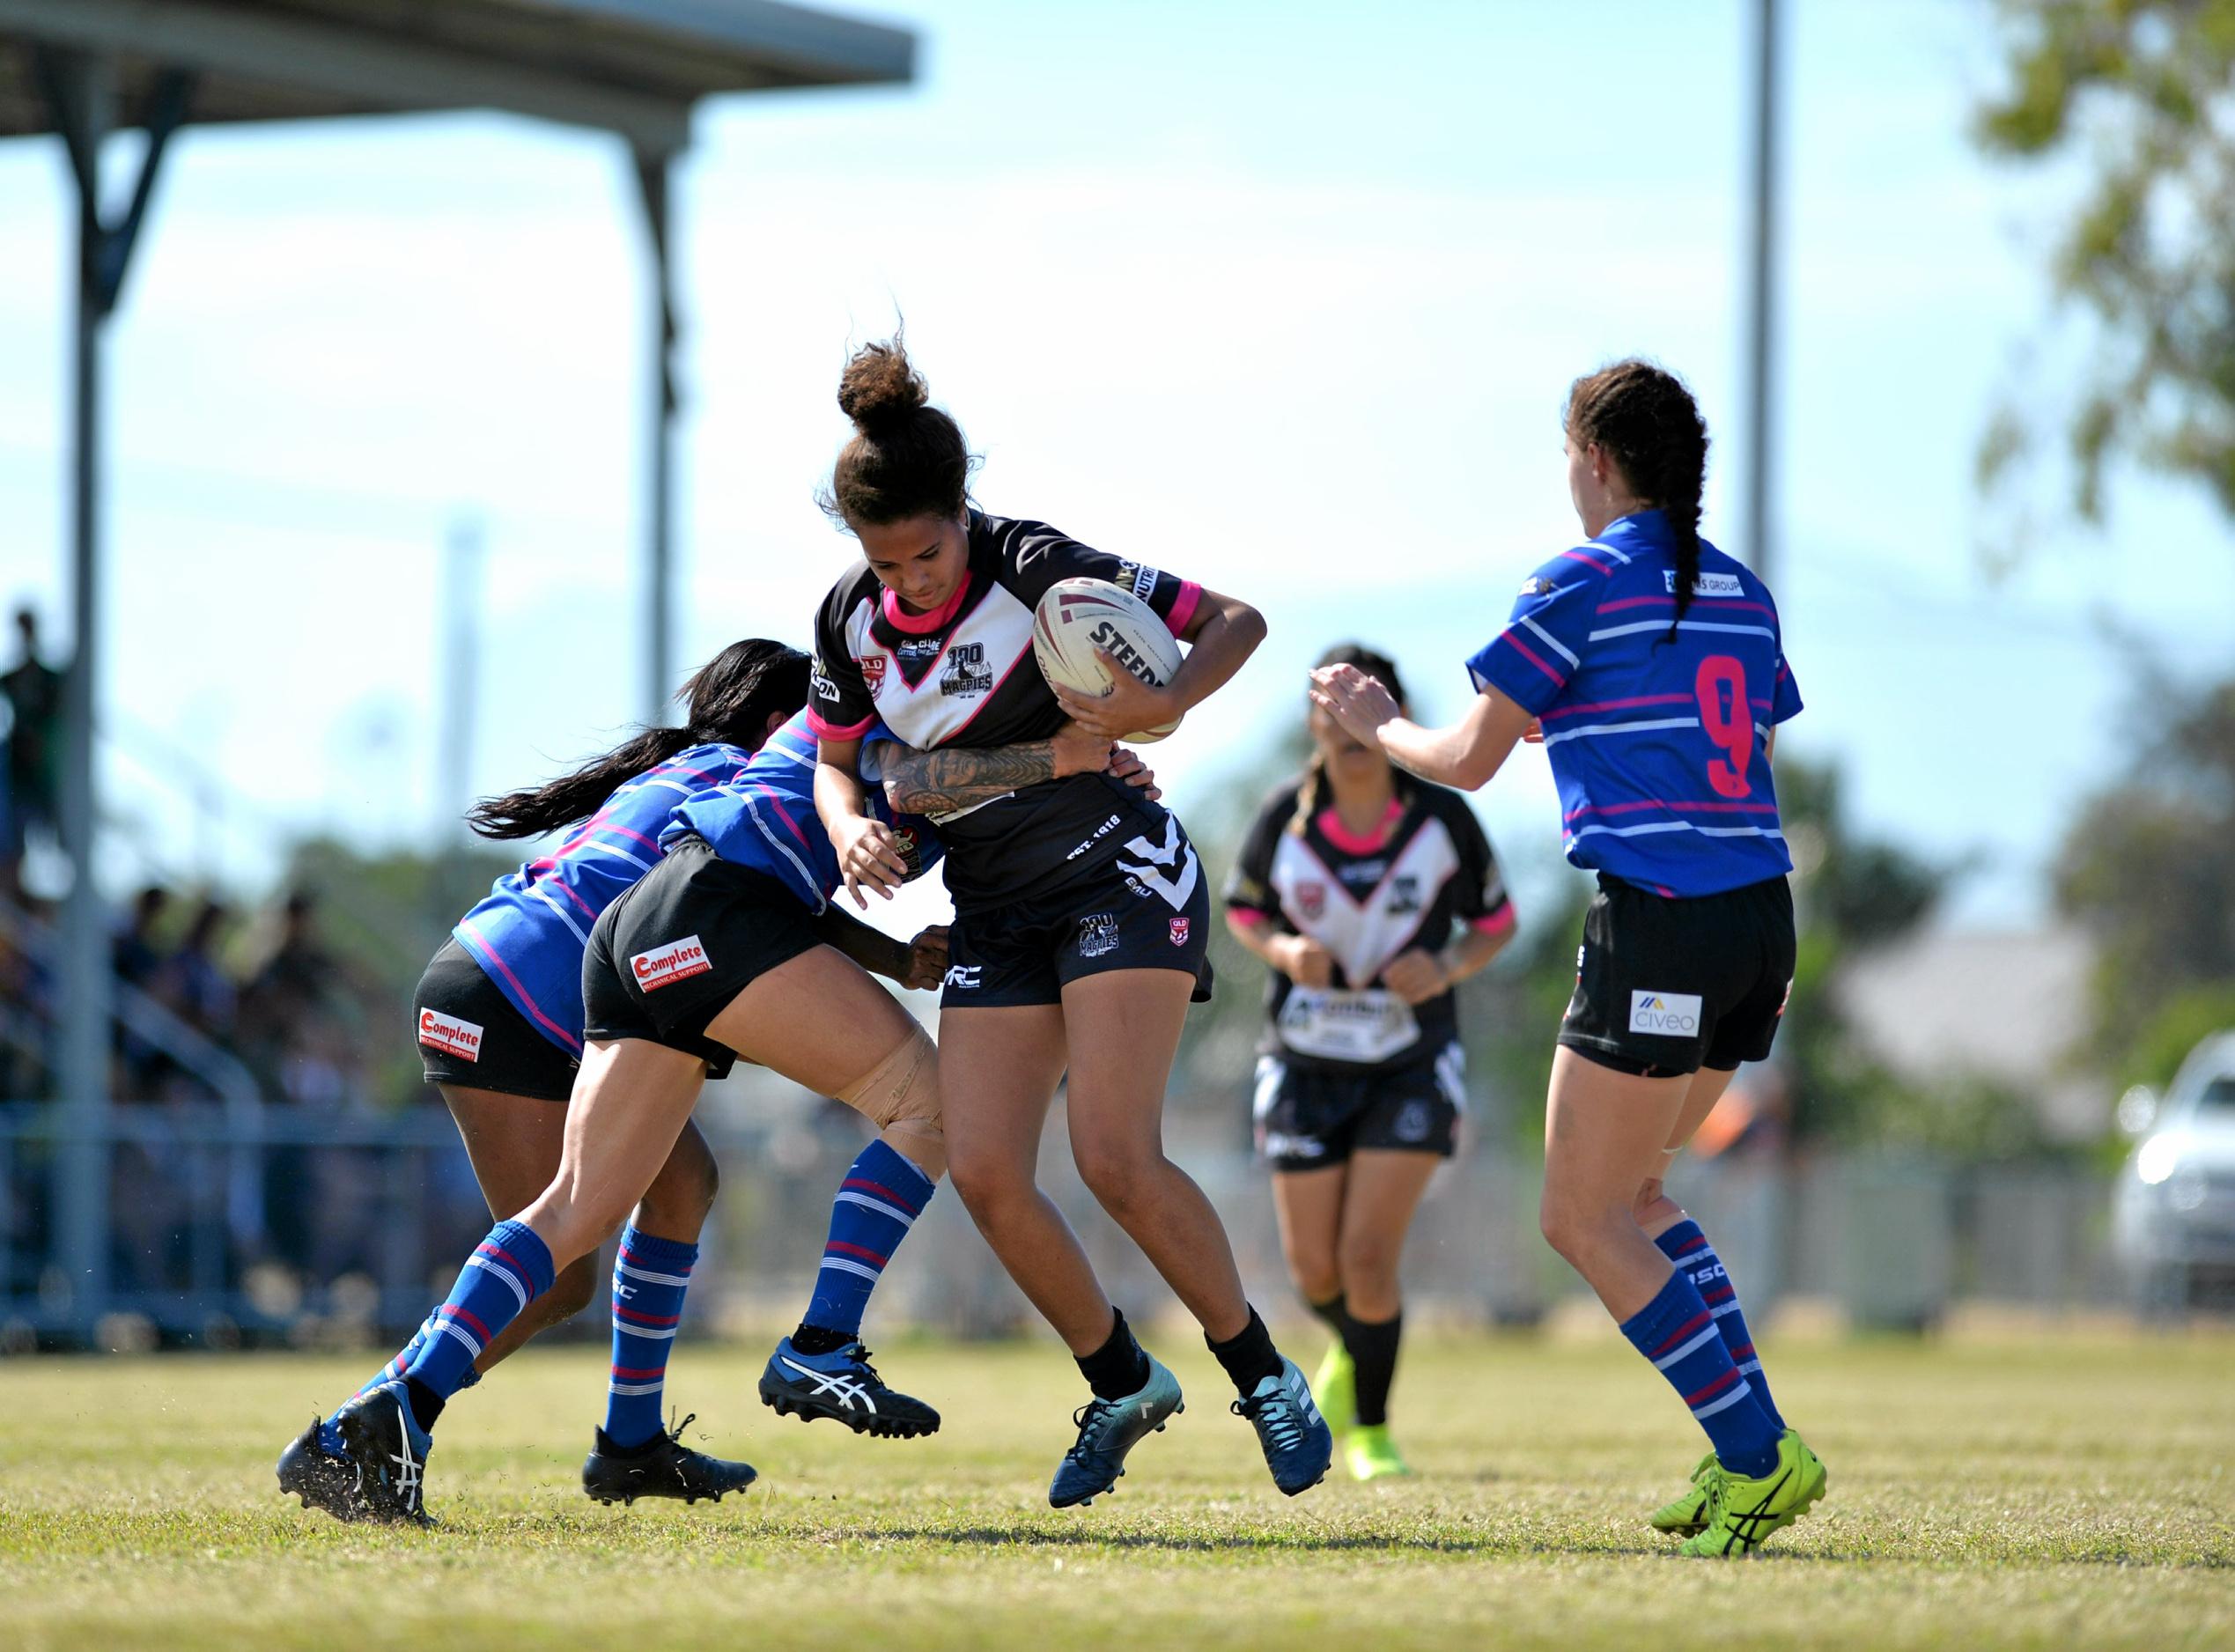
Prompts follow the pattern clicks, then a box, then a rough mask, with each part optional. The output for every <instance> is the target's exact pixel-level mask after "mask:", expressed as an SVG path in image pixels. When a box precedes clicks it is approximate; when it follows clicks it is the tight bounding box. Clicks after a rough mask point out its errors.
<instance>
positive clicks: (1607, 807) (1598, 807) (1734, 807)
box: [1561, 797, 1777, 820]
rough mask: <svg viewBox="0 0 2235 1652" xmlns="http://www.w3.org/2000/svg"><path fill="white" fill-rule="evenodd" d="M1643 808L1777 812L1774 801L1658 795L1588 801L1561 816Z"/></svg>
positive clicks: (1578, 816)
mask: <svg viewBox="0 0 2235 1652" xmlns="http://www.w3.org/2000/svg"><path fill="white" fill-rule="evenodd" d="M1641 808H1666V809H1679V808H1684V809H1696V810H1700V811H1703V812H1705V813H1708V814H1712V815H1733V814H1763V815H1774V814H1775V813H1776V812H1777V805H1776V804H1774V803H1723V802H1716V803H1681V802H1679V803H1671V802H1667V801H1664V800H1662V799H1660V798H1657V797H1649V798H1641V799H1639V800H1637V801H1636V802H1634V803H1604V804H1602V803H1586V804H1584V805H1583V806H1582V808H1574V809H1570V810H1568V812H1567V814H1566V815H1563V816H1561V818H1562V819H1564V820H1578V819H1581V818H1582V816H1583V815H1634V814H1635V813H1637V811H1638V810H1640V809H1641Z"/></svg>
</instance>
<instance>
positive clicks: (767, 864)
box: [660, 712, 942, 912]
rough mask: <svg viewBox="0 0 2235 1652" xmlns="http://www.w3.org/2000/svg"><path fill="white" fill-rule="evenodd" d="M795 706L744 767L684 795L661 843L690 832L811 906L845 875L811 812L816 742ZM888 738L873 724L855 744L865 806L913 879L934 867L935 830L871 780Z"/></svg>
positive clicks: (816, 907)
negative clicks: (895, 807) (900, 809)
mask: <svg viewBox="0 0 2235 1652" xmlns="http://www.w3.org/2000/svg"><path fill="white" fill-rule="evenodd" d="M811 715H812V713H810V712H800V714H799V715H798V716H796V717H794V718H793V719H792V720H791V721H790V722H788V723H786V724H785V725H784V726H783V727H781V728H779V729H778V730H777V731H776V733H774V734H771V735H770V736H769V738H768V743H767V744H766V745H764V746H763V747H762V748H761V749H760V750H759V751H757V752H756V753H755V754H754V755H753V758H752V760H751V761H750V762H749V763H747V764H746V765H745V767H744V770H743V771H741V773H738V774H736V775H734V776H732V777H731V778H728V779H727V780H726V781H724V782H722V783H721V784H719V785H713V786H711V787H709V788H707V789H706V790H704V791H702V792H700V793H697V795H695V796H693V797H691V798H690V799H687V800H685V801H684V802H683V803H682V806H681V807H680V808H677V809H676V810H675V815H674V817H673V818H672V819H670V820H669V821H668V824H667V827H666V829H665V830H664V831H663V832H662V833H661V835H660V844H662V846H663V847H664V846H667V845H669V844H673V843H674V842H675V839H676V838H677V837H682V835H683V834H684V833H686V832H696V833H697V835H698V836H699V837H704V839H705V840H706V841H707V843H708V844H711V845H712V848H713V851H714V852H715V853H716V854H718V855H719V856H720V857H721V858H722V859H725V860H728V861H734V862H735V863H736V864H737V865H739V866H741V867H751V868H752V869H753V870H755V871H756V872H761V873H765V874H767V875H768V876H770V877H772V878H774V879H776V880H777V881H779V882H781V883H783V884H785V885H786V886H787V887H788V888H789V889H791V890H792V892H793V894H794V895H797V896H799V897H800V900H801V901H802V902H804V903H806V904H807V905H808V906H810V907H812V908H813V909H814V910H815V911H818V912H819V911H822V908H823V907H824V905H826V904H827V903H829V901H830V892H831V891H832V890H833V889H837V888H838V887H839V885H840V884H841V883H843V882H844V881H845V879H844V878H843V877H842V876H841V875H840V874H839V871H838V854H837V850H835V849H833V848H832V847H831V846H830V834H829V833H827V832H825V831H824V830H822V821H821V819H820V818H819V817H817V815H815V756H816V741H815V731H814V730H813V729H812V728H811V727H810V726H808V719H809V717H810V716H811ZM891 741H892V736H891V735H890V734H889V733H888V732H887V731H886V730H885V728H884V726H883V725H882V724H873V726H871V728H870V730H869V732H868V734H867V736H866V737H865V738H864V740H863V743H862V748H861V778H863V779H864V780H867V782H869V785H868V786H867V791H868V793H869V807H870V808H871V809H872V810H874V812H875V814H876V816H877V818H878V819H879V820H881V821H882V822H885V823H886V824H887V825H888V826H890V827H891V828H892V829H893V836H894V837H896V838H897V839H898V840H899V845H900V852H901V854H902V855H903V857H904V858H905V859H906V860H907V862H908V875H909V876H910V877H911V878H912V877H915V876H917V875H918V874H921V873H923V872H925V871H927V870H929V869H930V867H932V866H933V865H934V864H935V863H936V862H937V861H938V859H939V858H940V853H941V852H942V846H941V844H940V837H939V832H938V830H937V829H936V828H935V827H933V824H932V823H931V822H929V821H928V820H926V819H925V818H924V817H923V816H922V815H894V814H893V812H892V810H891V809H890V808H889V807H888V806H887V804H886V802H885V794H884V788H883V787H882V786H881V785H878V784H877V783H876V782H877V752H878V749H879V748H880V746H881V745H885V744H888V743H890V742H891Z"/></svg>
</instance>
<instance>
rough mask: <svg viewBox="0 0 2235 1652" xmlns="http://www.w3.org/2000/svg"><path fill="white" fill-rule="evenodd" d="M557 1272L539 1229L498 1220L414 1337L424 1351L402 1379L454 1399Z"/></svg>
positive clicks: (412, 1358)
mask: <svg viewBox="0 0 2235 1652" xmlns="http://www.w3.org/2000/svg"><path fill="white" fill-rule="evenodd" d="M553 1272H554V1270H553V1269H552V1266H551V1253H550V1250H549V1249H547V1248H546V1247H545V1245H544V1243H543V1242H542V1240H541V1239H539V1238H537V1237H536V1236H535V1229H534V1228H530V1227H529V1226H528V1225H527V1223H526V1222H520V1221H500V1222H498V1224H497V1225H496V1226H495V1227H494V1228H491V1229H490V1230H489V1237H488V1238H486V1239H484V1240H483V1241H482V1242H481V1243H480V1244H478V1245H476V1247H475V1248H474V1253H473V1255H472V1256H470V1257H467V1258H466V1265H465V1266H464V1267H462V1268H461V1269H460V1270H459V1271H458V1282H457V1283H456V1284H455V1285H454V1286H452V1287H450V1294H449V1296H448V1298H447V1299H446V1300H445V1302H443V1304H442V1306H441V1307H439V1308H438V1309H435V1310H434V1316H433V1317H432V1319H431V1320H429V1322H428V1324H427V1325H424V1326H422V1327H420V1331H419V1336H418V1337H415V1338H414V1339H412V1340H414V1341H415V1342H417V1343H418V1344H419V1349H418V1352H417V1353H414V1354H412V1355H411V1358H410V1361H409V1364H407V1365H406V1366H405V1368H404V1370H403V1372H402V1375H405V1376H407V1377H409V1378H411V1379H412V1380H413V1381H415V1382H419V1383H424V1384H426V1386H427V1387H428V1388H430V1389H432V1390H434V1392H435V1393H436V1394H438V1395H439V1396H440V1397H441V1398H444V1399H448V1398H450V1397H451V1396H452V1395H453V1394H454V1393H456V1392H457V1391H458V1390H460V1389H461V1388H463V1387H464V1386H465V1384H466V1379H467V1378H468V1376H470V1375H473V1368H474V1361H476V1360H477V1359H479V1358H480V1357H481V1351H482V1350H483V1348H485V1347H487V1346H489V1344H490V1343H491V1342H492V1341H494V1340H495V1339H496V1338H497V1337H498V1334H499V1333H501V1332H502V1331H504V1329H505V1326H507V1325H509V1324H512V1323H513V1320H515V1319H517V1318H518V1317H520V1310H521V1309H525V1308H526V1307H527V1305H528V1303H530V1302H534V1301H535V1299H536V1298H537V1297H539V1296H541V1295H542V1294H543V1293H544V1292H545V1291H548V1290H550V1288H551V1276H552V1273H553ZM429 1326H432V1330H430V1329H429V1328H428V1327H429ZM422 1339H424V1340H422ZM382 1380H384V1381H385V1380H387V1379H386V1376H385V1374H384V1375H383V1379H382Z"/></svg>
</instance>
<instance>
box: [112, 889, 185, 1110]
mask: <svg viewBox="0 0 2235 1652" xmlns="http://www.w3.org/2000/svg"><path fill="white" fill-rule="evenodd" d="M170 904H171V896H170V894H169V892H168V891H167V890H164V889H156V888H153V887H150V888H147V889H142V890H141V891H140V892H139V894H138V895H137V896H135V897H134V898H133V901H132V914H131V917H130V918H129V919H127V920H126V922H125V925H124V927H123V928H122V929H121V930H119V931H118V932H117V933H116V934H115V935H114V937H113V938H112V939H111V940H110V942H109V957H110V960H111V968H112V969H113V970H114V971H115V975H116V979H117V981H118V982H119V984H121V985H124V986H128V987H132V988H135V989H136V990H138V991H139V992H150V991H151V990H152V989H153V987H154V985H155V980H156V977H157V975H158V974H159V972H160V971H161V970H162V969H163V966H164V964H165V962H166V959H165V957H164V955H163V950H162V948H161V946H160V944H159V941H158V940H157V935H156V932H157V931H158V930H159V928H160V927H161V926H162V923H163V914H164V912H165V911H166V909H167V908H168V907H169V906H170ZM115 1049H116V1056H117V1059H118V1061H119V1063H120V1064H121V1065H122V1072H121V1073H120V1074H119V1075H118V1076H119V1080H120V1082H119V1085H118V1088H117V1099H118V1100H119V1101H124V1102H151V1101H154V1100H155V1099H156V1098H157V1096H158V1095H159V1092H160V1091H161V1089H162V1088H163V1080H164V1076H165V1074H166V1073H167V1072H168V1070H169V1067H170V1062H169V1060H168V1058H166V1057H165V1055H164V1054H163V1052H162V1051H160V1050H159V1049H157V1048H156V1047H155V1046H154V1045H153V1044H149V1043H148V1042H147V1041H146V1040H145V1039H144V1038H141V1037H139V1036H136V1035H134V1034H132V1033H129V1032H127V1031H125V1030H124V1029H123V1027H122V1025H121V1024H120V1025H119V1026H118V1028H117V1030H116V1044H115Z"/></svg>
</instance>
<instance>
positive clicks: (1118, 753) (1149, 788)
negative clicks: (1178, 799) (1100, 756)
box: [1109, 746, 1164, 803]
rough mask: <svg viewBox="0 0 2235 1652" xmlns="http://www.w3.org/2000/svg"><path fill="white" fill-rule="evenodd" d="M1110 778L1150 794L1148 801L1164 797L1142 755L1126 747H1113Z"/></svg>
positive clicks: (1154, 774) (1154, 775) (1152, 771)
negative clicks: (1142, 759) (1137, 787)
mask: <svg viewBox="0 0 2235 1652" xmlns="http://www.w3.org/2000/svg"><path fill="white" fill-rule="evenodd" d="M1109 774H1110V778H1111V779H1113V780H1123V781H1124V782H1125V784H1126V785H1132V786H1139V787H1140V789H1141V790H1142V791H1143V792H1145V793H1147V794H1148V800H1149V801H1150V802H1152V803H1154V802H1156V801H1157V800H1159V799H1161V798H1162V796H1163V795H1164V792H1163V788H1162V787H1161V786H1159V785H1157V784H1156V773H1155V771H1154V770H1153V769H1151V768H1150V767H1149V766H1148V765H1147V763H1143V762H1142V761H1141V760H1140V753H1139V752H1137V751H1135V750H1133V749H1131V748H1130V747H1126V746H1118V747H1113V748H1112V749H1111V750H1110V769H1109Z"/></svg>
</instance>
